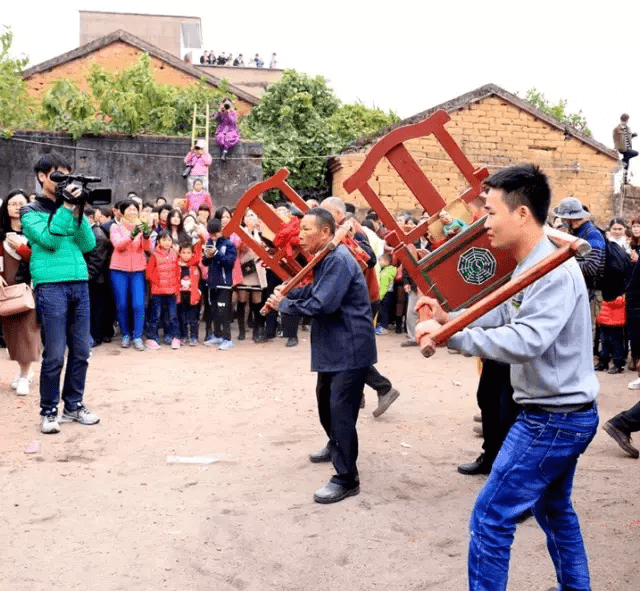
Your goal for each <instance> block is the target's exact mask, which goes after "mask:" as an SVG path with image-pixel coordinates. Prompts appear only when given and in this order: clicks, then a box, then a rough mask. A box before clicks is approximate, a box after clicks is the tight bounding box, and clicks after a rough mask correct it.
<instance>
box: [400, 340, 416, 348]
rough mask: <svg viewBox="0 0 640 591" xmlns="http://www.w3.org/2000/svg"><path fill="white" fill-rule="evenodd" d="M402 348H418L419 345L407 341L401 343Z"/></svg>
mask: <svg viewBox="0 0 640 591" xmlns="http://www.w3.org/2000/svg"><path fill="white" fill-rule="evenodd" d="M400 346H401V347H417V346H418V343H416V342H415V341H411V340H409V339H407V340H406V341H403V342H402V343H400Z"/></svg>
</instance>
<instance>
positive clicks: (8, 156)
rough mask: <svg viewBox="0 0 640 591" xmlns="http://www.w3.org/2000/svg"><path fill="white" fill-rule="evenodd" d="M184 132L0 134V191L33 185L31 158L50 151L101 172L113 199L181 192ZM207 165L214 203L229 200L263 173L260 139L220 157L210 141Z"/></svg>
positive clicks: (91, 172) (168, 195)
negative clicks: (73, 135) (77, 135)
mask: <svg viewBox="0 0 640 591" xmlns="http://www.w3.org/2000/svg"><path fill="white" fill-rule="evenodd" d="M189 142H190V140H189V139H188V138H173V137H157V136H142V137H136V138H130V137H120V136H109V137H98V138H81V139H80V140H78V141H73V140H72V139H71V138H70V137H69V136H67V135H66V134H60V133H55V132H20V133H17V134H16V135H15V136H14V137H13V138H12V139H10V140H5V139H0V161H1V162H4V163H5V166H2V167H0V197H4V196H5V195H6V194H7V193H8V192H9V191H10V190H12V189H18V188H21V189H24V190H26V191H28V192H32V191H36V189H37V183H36V179H35V175H34V174H33V164H34V162H35V161H36V160H37V158H38V157H39V156H40V155H41V154H43V153H47V152H50V151H56V152H59V153H60V154H62V155H64V156H65V157H67V158H68V159H69V160H70V161H71V162H72V163H73V166H74V171H75V172H78V173H84V174H87V175H90V176H98V177H101V178H102V181H103V182H102V183H101V184H100V185H99V186H100V187H110V188H111V189H112V190H113V197H112V199H113V201H116V200H118V199H122V198H124V197H126V194H127V193H128V192H129V191H135V192H136V193H138V195H140V196H141V197H142V198H143V199H144V200H149V201H155V199H156V197H160V196H163V197H166V198H167V199H168V200H169V201H173V199H175V198H180V197H183V196H184V194H185V192H186V181H185V180H184V179H183V178H182V176H181V173H182V170H183V169H184V163H183V159H184V157H185V155H186V154H187V152H188V150H189ZM211 153H212V156H213V157H214V161H213V164H212V165H211V167H210V168H209V192H210V193H211V195H212V197H213V202H214V205H216V207H217V206H220V205H227V206H234V205H235V204H236V202H237V200H238V199H239V198H240V197H241V196H242V194H243V193H244V192H245V191H246V189H247V188H248V187H249V186H250V185H252V184H254V183H256V182H258V181H261V180H262V178H263V172H262V144H260V143H253V142H240V143H239V144H238V145H237V146H236V147H235V148H234V150H233V151H232V152H231V153H230V155H229V156H230V157H229V159H228V160H227V161H226V162H224V163H222V162H221V161H220V159H219V150H218V147H217V145H216V144H215V141H214V142H213V143H212V145H211Z"/></svg>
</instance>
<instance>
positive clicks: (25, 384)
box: [16, 378, 29, 396]
mask: <svg viewBox="0 0 640 591" xmlns="http://www.w3.org/2000/svg"><path fill="white" fill-rule="evenodd" d="M16 394H17V395H18V396H26V395H27V394H29V378H18V383H17V385H16Z"/></svg>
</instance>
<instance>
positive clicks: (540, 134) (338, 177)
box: [330, 84, 618, 222]
mask: <svg viewBox="0 0 640 591" xmlns="http://www.w3.org/2000/svg"><path fill="white" fill-rule="evenodd" d="M440 109H443V110H445V111H447V112H448V113H449V115H450V116H451V121H449V123H447V125H446V129H447V131H448V132H449V133H450V134H451V135H452V136H453V138H454V139H455V141H456V142H457V143H458V145H459V146H460V148H461V149H462V151H463V152H464V153H465V155H466V156H467V158H468V159H469V160H470V161H471V162H472V164H473V165H474V166H478V167H479V166H486V167H487V168H488V169H489V172H490V173H493V172H495V171H496V170H498V169H500V168H503V167H505V166H510V165H513V164H518V163H522V162H533V163H535V164H538V165H539V166H540V167H541V168H542V169H543V170H544V171H545V172H546V173H547V174H548V176H549V179H550V181H551V187H552V191H553V203H554V204H555V203H557V202H558V201H560V199H563V198H564V197H567V196H570V195H572V196H576V197H578V198H579V199H580V200H581V201H582V202H583V203H584V204H586V205H588V206H589V209H590V210H591V211H592V213H593V214H594V216H595V218H596V219H597V220H598V221H599V222H604V221H607V220H608V219H609V218H610V217H611V213H612V202H613V174H614V172H615V171H616V170H617V169H618V154H617V152H615V151H614V150H612V149H610V148H607V147H606V146H604V145H603V144H600V143H599V142H597V141H595V140H594V139H593V138H591V137H589V136H586V135H584V134H583V133H581V132H579V131H576V130H575V129H573V128H571V127H569V126H566V125H564V124H562V123H560V122H559V121H558V120H557V119H555V118H553V117H551V116H550V115H547V114H546V113H544V112H542V111H540V110H539V109H537V108H536V107H534V106H533V105H531V103H529V102H527V101H525V100H523V99H521V98H518V97H517V96H515V95H513V94H511V93H509V92H507V91H505V90H503V89H502V88H500V87H498V86H495V85H494V84H488V85H486V86H483V87H481V88H478V89H477V90H474V91H472V92H469V93H467V94H464V95H462V96H460V97H458V98H455V99H453V100H451V101H448V102H446V103H444V104H441V105H437V106H435V107H433V108H432V109H429V110H427V111H424V112H422V113H419V114H417V115H415V116H413V117H410V118H408V119H405V120H404V121H401V122H400V123H398V124H396V125H394V126H392V127H390V128H387V129H384V130H382V131H381V132H379V133H378V134H374V135H371V136H366V137H363V138H360V139H358V140H356V141H354V142H353V143H352V144H350V146H349V147H348V148H347V149H346V150H344V151H343V152H342V153H341V154H339V155H338V156H335V157H333V158H332V159H331V162H330V165H331V169H332V172H333V194H334V195H338V196H341V197H344V198H345V199H347V200H348V201H351V202H353V203H355V204H356V205H357V206H358V207H367V204H366V202H365V201H364V199H363V198H362V196H361V195H360V194H359V193H358V192H357V191H356V192H355V193H353V194H351V195H347V193H346V191H345V190H344V188H343V186H342V184H343V182H344V181H345V179H347V178H348V177H349V176H351V175H352V174H353V172H355V170H357V168H358V167H359V166H360V164H361V163H362V161H363V159H364V157H365V155H366V153H367V151H368V149H369V148H370V147H371V146H372V145H373V144H375V142H376V141H377V140H378V139H380V138H381V137H382V136H383V135H385V134H386V133H388V132H389V131H391V130H392V129H395V128H397V127H400V126H403V125H409V124H412V123H417V122H419V121H422V120H423V119H426V118H427V117H429V116H430V115H432V114H433V113H435V112H436V111H438V110H440ZM405 145H406V146H407V148H408V150H409V152H410V153H411V154H412V156H413V157H414V159H415V160H416V162H418V164H419V165H420V167H421V168H422V170H424V172H425V174H426V175H427V177H428V178H429V179H430V180H431V182H432V183H433V184H434V185H435V187H436V188H437V189H438V191H439V192H440V193H441V194H442V196H443V197H444V198H445V200H446V201H447V202H450V201H451V200H453V199H455V198H456V197H457V196H458V195H459V194H460V192H461V191H462V190H463V189H465V187H466V182H465V180H464V179H463V177H462V176H461V175H460V174H459V172H458V169H457V168H456V167H455V166H454V165H453V163H452V162H451V161H450V160H449V159H448V156H447V155H446V153H445V152H444V150H442V148H441V147H440V146H439V144H438V142H437V141H436V139H435V138H434V137H433V136H429V137H427V138H420V139H416V140H411V141H409V142H407V143H406V144H405ZM370 184H371V186H372V188H373V189H374V190H375V191H376V193H378V195H380V197H381V198H382V200H383V202H384V203H385V205H386V206H387V207H388V208H389V210H390V211H391V212H394V213H395V212H399V211H402V210H416V207H417V206H418V204H417V201H416V200H415V198H414V196H413V194H412V193H411V192H410V191H409V189H408V188H407V187H406V185H405V184H404V183H403V182H402V180H401V179H400V178H399V177H398V175H397V173H396V172H395V170H394V169H393V168H392V167H391V165H390V164H389V163H388V162H387V161H386V160H384V161H383V162H381V163H380V164H379V165H378V167H377V168H376V171H375V174H374V176H373V178H372V180H371V182H370ZM416 213H420V212H418V211H417V210H416ZM431 213H433V212H431Z"/></svg>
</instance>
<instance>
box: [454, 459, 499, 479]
mask: <svg viewBox="0 0 640 591" xmlns="http://www.w3.org/2000/svg"><path fill="white" fill-rule="evenodd" d="M458 472H460V474H466V475H469V476H475V475H476V474H489V472H491V464H490V463H489V462H488V461H486V460H485V459H484V454H480V455H479V456H478V459H477V460H476V461H475V462H471V463H470V464H460V465H459V466H458Z"/></svg>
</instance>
